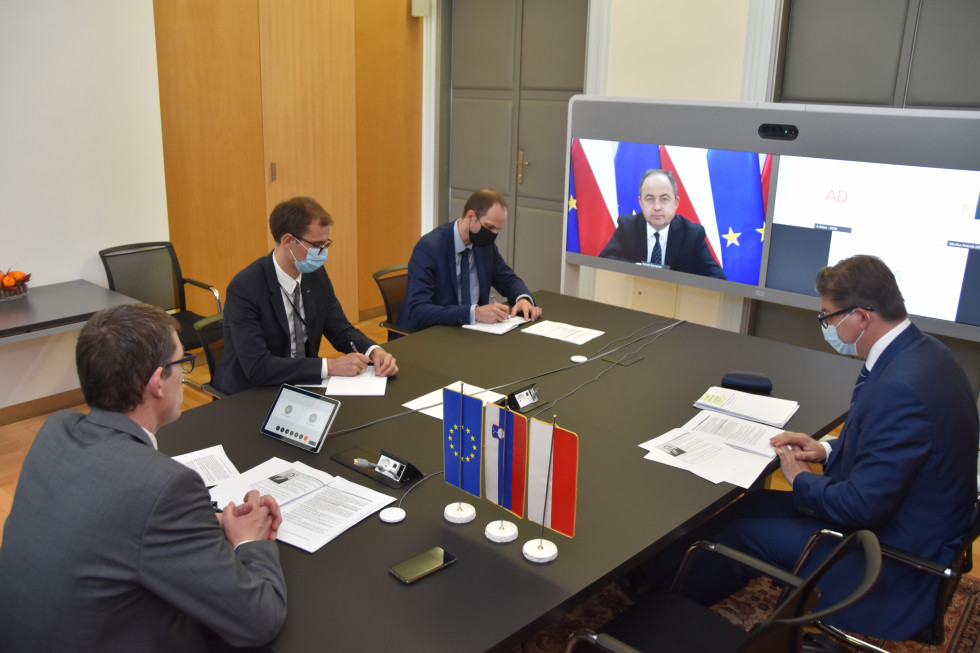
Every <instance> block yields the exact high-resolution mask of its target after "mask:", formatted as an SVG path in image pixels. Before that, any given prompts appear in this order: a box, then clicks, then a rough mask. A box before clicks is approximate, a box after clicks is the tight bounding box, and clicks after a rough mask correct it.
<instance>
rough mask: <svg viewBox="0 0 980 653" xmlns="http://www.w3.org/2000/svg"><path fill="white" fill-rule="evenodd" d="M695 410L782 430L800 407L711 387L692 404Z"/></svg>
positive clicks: (795, 404) (774, 399)
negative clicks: (746, 420) (707, 411)
mask: <svg viewBox="0 0 980 653" xmlns="http://www.w3.org/2000/svg"><path fill="white" fill-rule="evenodd" d="M694 407H695V408H703V409H705V410H714V411H718V412H719V413H724V414H725V415H733V416H735V417H744V418H745V419H751V420H754V421H756V422H762V423H763V424H769V425H770V426H778V427H780V428H782V427H783V426H786V422H788V421H789V418H790V417H792V416H793V415H794V414H795V413H796V411H797V410H799V408H800V405H799V404H798V403H796V402H795V401H790V400H789V399H776V398H775V397H763V396H762V395H754V394H749V393H748V392H740V391H738V390H729V389H728V388H719V387H714V386H713V387H711V388H710V389H709V390H708V391H707V392H706V393H704V394H703V395H702V396H701V398H700V399H698V400H697V401H696V402H694Z"/></svg>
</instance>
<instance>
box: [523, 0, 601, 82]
mask: <svg viewBox="0 0 980 653" xmlns="http://www.w3.org/2000/svg"><path fill="white" fill-rule="evenodd" d="M588 4H589V3H588V0H524V25H523V38H522V50H521V87H522V88H534V89H546V90H561V91H575V92H581V90H582V88H583V84H584V80H585V43H586V31H587V29H586V28H587V21H585V20H583V19H582V18H583V17H584V16H587V15H588Z"/></svg>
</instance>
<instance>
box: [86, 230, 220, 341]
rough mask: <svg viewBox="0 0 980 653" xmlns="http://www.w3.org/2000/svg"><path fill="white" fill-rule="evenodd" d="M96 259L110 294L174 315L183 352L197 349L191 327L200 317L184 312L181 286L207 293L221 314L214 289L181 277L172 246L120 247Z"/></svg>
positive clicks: (103, 251) (142, 244) (136, 245)
mask: <svg viewBox="0 0 980 653" xmlns="http://www.w3.org/2000/svg"><path fill="white" fill-rule="evenodd" d="M99 257H100V258H101V259H102V265H103V266H104V267H105V275H106V278H107V279H108V280H109V290H115V291H116V292H119V293H122V294H123V295H128V296H130V297H132V298H133V299H138V300H139V301H141V302H144V303H146V304H152V305H153V306H159V307H160V308H162V309H163V310H165V311H168V312H170V311H173V316H174V317H175V318H176V319H177V322H179V323H180V344H181V345H183V347H184V349H185V350H187V349H196V348H197V347H198V342H197V335H196V334H195V333H194V328H193V326H194V323H195V322H196V321H198V320H200V319H201V316H200V315H198V314H197V313H194V312H192V311H188V310H187V302H186V301H185V298H184V285H186V284H191V285H192V286H197V287H198V288H203V289H204V290H210V291H211V294H213V295H214V301H215V303H216V304H217V306H218V312H219V313H220V312H221V296H220V295H219V294H218V291H217V290H216V289H215V288H214V287H212V286H209V285H208V284H206V283H202V282H200V281H197V280H195V279H189V278H187V277H184V276H183V275H181V273H180V263H178V262H177V253H176V252H175V251H174V246H173V244H172V243H169V242H166V241H164V242H155V243H135V244H132V245H120V246H118V247H110V248H109V249H104V250H102V251H101V252H99Z"/></svg>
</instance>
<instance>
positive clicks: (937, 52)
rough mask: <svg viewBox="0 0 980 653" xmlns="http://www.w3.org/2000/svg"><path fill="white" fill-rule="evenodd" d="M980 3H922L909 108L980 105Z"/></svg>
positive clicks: (962, 0)
mask: <svg viewBox="0 0 980 653" xmlns="http://www.w3.org/2000/svg"><path fill="white" fill-rule="evenodd" d="M978 66H980V2H977V0H922V8H921V10H920V11H919V24H918V29H917V30H916V33H915V51H914V54H913V57H912V66H911V70H910V72H909V85H908V95H907V98H906V105H908V106H920V107H926V106H929V107H978V106H980V68H978Z"/></svg>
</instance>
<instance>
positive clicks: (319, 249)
mask: <svg viewBox="0 0 980 653" xmlns="http://www.w3.org/2000/svg"><path fill="white" fill-rule="evenodd" d="M293 238H295V239H296V240H302V241H303V242H304V243H306V244H307V245H309V246H310V247H311V248H312V249H315V250H316V253H317V254H323V250H325V249H327V248H328V247H330V246H331V245H333V239H331V238H327V242H325V243H324V244H322V245H317V244H316V243H311V242H310V241H308V240H307V239H305V238H303V237H302V236H297V235H296V234H293Z"/></svg>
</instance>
